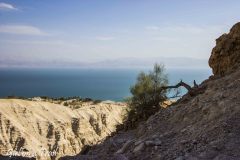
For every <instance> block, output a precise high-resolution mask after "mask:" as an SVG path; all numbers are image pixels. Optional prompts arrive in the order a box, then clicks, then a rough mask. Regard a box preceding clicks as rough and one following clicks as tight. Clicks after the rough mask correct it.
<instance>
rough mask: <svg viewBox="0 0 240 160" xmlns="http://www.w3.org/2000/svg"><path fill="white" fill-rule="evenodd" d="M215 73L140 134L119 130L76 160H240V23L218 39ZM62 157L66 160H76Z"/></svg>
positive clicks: (151, 120)
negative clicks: (198, 90)
mask: <svg viewBox="0 0 240 160" xmlns="http://www.w3.org/2000/svg"><path fill="white" fill-rule="evenodd" d="M209 65H210V66H211V68H212V69H213V73H214V75H213V76H211V77H209V79H207V80H205V81H204V82H203V83H202V84H200V86H199V89H201V92H197V91H196V93H198V94H195V95H190V94H187V95H185V96H183V97H182V98H181V99H180V100H178V101H177V102H176V103H175V104H173V105H172V106H170V107H168V108H163V109H161V110H160V111H159V112H158V113H156V114H155V115H153V116H151V117H150V118H149V119H148V120H147V121H146V122H143V123H142V124H141V125H140V126H138V128H137V129H135V130H130V131H126V132H119V133H118V134H116V135H115V136H113V137H111V138H108V139H107V140H106V141H105V142H104V143H102V144H99V145H96V146H93V147H92V148H91V149H90V150H89V152H88V153H86V154H81V155H77V156H75V157H74V158H75V159H79V160H81V159H96V160H97V159H111V160H113V159H121V160H128V159H136V160H149V159H152V160H166V159H169V160H172V159H173V160H174V159H175V160H212V159H214V160H239V159H240V96H239V91H240V23H237V24H236V25H234V26H233V27H232V29H231V30H230V33H228V34H224V35H222V36H221V37H220V38H218V39H217V44H216V47H214V49H213V51H212V54H211V57H210V60H209ZM72 158H73V157H63V158H62V159H63V160H65V159H72Z"/></svg>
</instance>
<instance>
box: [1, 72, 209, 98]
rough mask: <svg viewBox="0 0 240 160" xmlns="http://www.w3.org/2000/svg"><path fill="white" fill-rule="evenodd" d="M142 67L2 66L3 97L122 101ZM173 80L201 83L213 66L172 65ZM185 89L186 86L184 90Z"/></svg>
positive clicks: (171, 74)
mask: <svg viewBox="0 0 240 160" xmlns="http://www.w3.org/2000/svg"><path fill="white" fill-rule="evenodd" d="M140 71H141V69H115V70H110V69H96V70H95V69H41V70H40V69H8V70H6V69H0V97H6V96H10V95H14V96H24V97H34V96H50V97H69V96H80V97H84V98H86V97H89V98H93V99H101V100H115V101H121V100H123V99H124V98H126V97H128V96H129V95H130V93H129V87H130V86H131V85H133V84H134V82H135V80H136V77H137V74H138V73H139V72H140ZM167 73H168V75H169V80H170V84H175V83H177V82H179V80H181V79H182V80H183V81H185V82H187V83H190V84H192V82H193V80H194V79H195V80H196V81H197V82H198V83H200V82H202V81H203V80H205V79H207V78H208V77H209V76H210V75H211V70H210V69H194V70H191V69H169V70H167ZM183 93H184V90H183Z"/></svg>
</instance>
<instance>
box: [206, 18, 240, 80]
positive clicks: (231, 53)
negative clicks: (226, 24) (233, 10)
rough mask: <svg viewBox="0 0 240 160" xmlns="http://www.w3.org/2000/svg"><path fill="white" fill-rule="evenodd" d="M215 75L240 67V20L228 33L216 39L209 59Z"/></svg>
mask: <svg viewBox="0 0 240 160" xmlns="http://www.w3.org/2000/svg"><path fill="white" fill-rule="evenodd" d="M209 66H210V67H211V68H212V70H213V74H214V75H219V76H223V75H226V74H228V73H231V72H232V71H235V70H237V69H238V68H239V67H240V22H239V23H237V24H235V25H234V26H233V27H232V29H231V30H230V32H229V33H228V34H223V35H222V36H220V37H219V38H218V39H217V40H216V47H214V48H213V50H212V54H211V57H210V59H209Z"/></svg>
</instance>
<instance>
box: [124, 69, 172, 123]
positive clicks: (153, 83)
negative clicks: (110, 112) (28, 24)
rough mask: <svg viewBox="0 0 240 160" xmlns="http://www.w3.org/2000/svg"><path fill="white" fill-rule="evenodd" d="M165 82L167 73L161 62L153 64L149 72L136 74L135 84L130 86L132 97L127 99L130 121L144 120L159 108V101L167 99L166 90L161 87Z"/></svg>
mask: <svg viewBox="0 0 240 160" xmlns="http://www.w3.org/2000/svg"><path fill="white" fill-rule="evenodd" d="M167 84H168V78H167V74H166V73H165V69H164V65H161V64H155V65H154V68H153V71H150V72H149V73H144V72H141V73H140V74H139V75H138V77H137V81H136V84H135V85H133V86H132V87H131V88H130V92H131V94H132V97H130V99H129V100H128V104H129V105H130V106H131V112H130V113H131V114H129V118H130V119H131V121H133V119H134V121H139V120H146V119H147V118H148V117H149V116H151V115H152V114H154V113H155V112H157V111H158V110H159V108H160V105H161V103H162V102H164V101H165V100H166V99H167V96H166V94H167V90H166V89H163V87H164V86H167Z"/></svg>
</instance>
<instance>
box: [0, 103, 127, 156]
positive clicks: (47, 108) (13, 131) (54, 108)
mask: <svg viewBox="0 0 240 160" xmlns="http://www.w3.org/2000/svg"><path fill="white" fill-rule="evenodd" d="M125 109H126V106H125V105H124V104H121V103H104V102H102V103H98V104H91V105H90V103H88V105H83V107H80V108H79V109H71V108H69V107H66V106H63V105H58V104H53V103H49V102H42V101H39V102H33V101H27V100H16V99H11V100H10V99H0V154H1V155H7V154H14V152H11V151H18V152H17V153H15V154H14V155H16V156H28V157H31V156H34V157H36V158H37V159H43V160H47V159H55V158H56V159H57V158H58V157H61V156H64V155H75V154H77V153H79V152H80V151H81V150H82V149H83V147H84V146H87V145H94V144H97V143H100V142H101V141H102V140H103V139H104V138H106V137H107V136H109V135H110V134H111V133H112V132H114V131H115V130H116V126H117V125H118V124H121V123H122V121H123V117H124V116H123V115H124V112H125ZM20 152H21V153H24V155H17V154H18V153H20Z"/></svg>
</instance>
